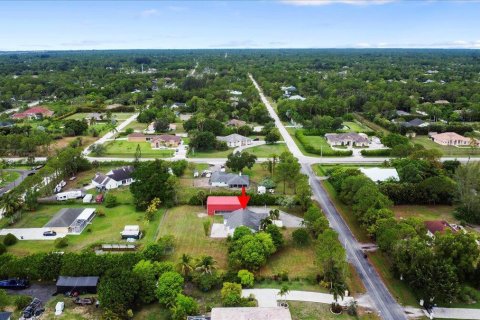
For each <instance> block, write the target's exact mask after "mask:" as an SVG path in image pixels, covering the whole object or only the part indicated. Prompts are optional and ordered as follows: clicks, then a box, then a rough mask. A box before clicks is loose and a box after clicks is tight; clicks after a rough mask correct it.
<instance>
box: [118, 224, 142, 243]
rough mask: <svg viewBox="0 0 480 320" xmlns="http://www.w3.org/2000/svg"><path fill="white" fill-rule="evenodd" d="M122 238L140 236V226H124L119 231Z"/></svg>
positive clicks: (138, 237) (137, 237)
mask: <svg viewBox="0 0 480 320" xmlns="http://www.w3.org/2000/svg"><path fill="white" fill-rule="evenodd" d="M121 235H122V239H137V240H138V239H140V238H141V237H142V232H141V231H140V226H133V225H132V226H125V228H123V231H122V232H121Z"/></svg>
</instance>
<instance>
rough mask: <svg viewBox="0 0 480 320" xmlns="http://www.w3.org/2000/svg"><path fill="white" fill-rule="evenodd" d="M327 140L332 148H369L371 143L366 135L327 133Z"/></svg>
mask: <svg viewBox="0 0 480 320" xmlns="http://www.w3.org/2000/svg"><path fill="white" fill-rule="evenodd" d="M325 139H327V142H328V144H329V145H331V146H352V147H353V146H356V147H368V144H369V143H370V141H369V140H368V136H367V135H366V134H364V133H354V132H347V133H327V134H325Z"/></svg>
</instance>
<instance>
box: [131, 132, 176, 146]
mask: <svg viewBox="0 0 480 320" xmlns="http://www.w3.org/2000/svg"><path fill="white" fill-rule="evenodd" d="M127 139H128V141H129V142H150V146H151V147H152V149H158V148H162V147H170V148H176V147H178V146H179V145H180V143H181V142H182V138H180V137H178V136H175V135H171V134H161V135H154V134H149V135H146V134H143V133H139V132H134V133H132V134H129V135H128V137H127Z"/></svg>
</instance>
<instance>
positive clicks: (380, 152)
mask: <svg viewBox="0 0 480 320" xmlns="http://www.w3.org/2000/svg"><path fill="white" fill-rule="evenodd" d="M391 152H392V149H376V150H367V149H363V150H362V151H360V153H361V154H362V156H364V157H389V156H390V155H391Z"/></svg>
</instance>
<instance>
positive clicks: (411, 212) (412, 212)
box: [392, 205, 458, 223]
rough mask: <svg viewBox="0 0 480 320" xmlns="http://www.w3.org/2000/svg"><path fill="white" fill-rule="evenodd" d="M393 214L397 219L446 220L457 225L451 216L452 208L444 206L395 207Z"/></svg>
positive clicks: (456, 221)
mask: <svg viewBox="0 0 480 320" xmlns="http://www.w3.org/2000/svg"><path fill="white" fill-rule="evenodd" d="M392 209H393V212H394V213H395V217H397V218H410V217H415V218H419V219H421V220H447V221H449V222H452V223H454V222H455V223H458V220H457V219H456V218H455V217H454V216H453V211H454V209H455V208H454V207H453V206H446V205H435V206H434V205H397V206H394V207H393V208H392Z"/></svg>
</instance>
